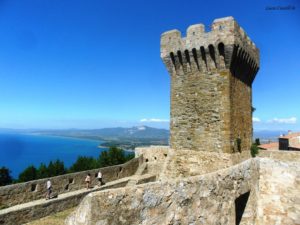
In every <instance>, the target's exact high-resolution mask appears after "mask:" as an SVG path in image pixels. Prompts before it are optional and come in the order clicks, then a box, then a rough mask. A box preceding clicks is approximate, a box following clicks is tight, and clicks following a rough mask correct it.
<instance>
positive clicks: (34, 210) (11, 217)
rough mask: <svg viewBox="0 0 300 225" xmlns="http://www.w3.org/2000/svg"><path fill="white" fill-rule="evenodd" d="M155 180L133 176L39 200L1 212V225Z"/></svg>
mask: <svg viewBox="0 0 300 225" xmlns="http://www.w3.org/2000/svg"><path fill="white" fill-rule="evenodd" d="M155 179H156V176H155V175H151V174H145V175H133V176H130V177H125V178H122V179H119V180H115V181H112V182H109V183H106V184H105V185H102V186H95V187H93V188H90V189H86V188H85V189H81V190H77V191H72V192H68V193H64V194H60V195H59V196H58V197H57V198H53V199H50V200H46V199H39V200H35V201H31V202H27V203H24V204H19V205H15V206H12V207H9V208H6V209H3V210H0V224H5V225H9V224H13V225H17V224H24V223H26V222H30V221H32V220H35V219H39V218H42V217H45V216H48V215H50V214H53V213H57V212H60V211H63V210H66V209H69V208H72V207H75V206H77V205H78V204H79V203H80V201H81V200H82V199H83V197H84V196H86V195H87V194H89V193H91V192H95V191H101V190H106V189H113V188H119V187H124V186H129V185H130V184H132V185H135V184H141V183H147V182H150V181H155ZM54 191H55V190H54Z"/></svg>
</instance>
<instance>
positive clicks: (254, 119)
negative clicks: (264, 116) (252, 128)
mask: <svg viewBox="0 0 300 225" xmlns="http://www.w3.org/2000/svg"><path fill="white" fill-rule="evenodd" d="M252 121H253V122H254V123H259V122H261V120H260V119H259V118H258V117H253V118H252Z"/></svg>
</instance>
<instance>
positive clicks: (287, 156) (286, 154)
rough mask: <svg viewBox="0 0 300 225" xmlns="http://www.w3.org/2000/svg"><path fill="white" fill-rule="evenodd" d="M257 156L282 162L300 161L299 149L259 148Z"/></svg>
mask: <svg viewBox="0 0 300 225" xmlns="http://www.w3.org/2000/svg"><path fill="white" fill-rule="evenodd" d="M258 156H259V157H262V158H270V159H275V160H280V161H283V162H287V161H291V162H300V151H278V150H273V151H272V150H260V151H259V154H258Z"/></svg>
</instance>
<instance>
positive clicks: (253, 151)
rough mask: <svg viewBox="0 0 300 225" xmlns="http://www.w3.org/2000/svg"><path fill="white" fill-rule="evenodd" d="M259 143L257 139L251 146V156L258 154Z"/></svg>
mask: <svg viewBox="0 0 300 225" xmlns="http://www.w3.org/2000/svg"><path fill="white" fill-rule="evenodd" d="M258 140H259V139H258ZM257 143H259V142H256V140H255V143H253V144H252V146H251V156H252V157H255V156H256V155H257V154H258V150H259V149H258V145H257Z"/></svg>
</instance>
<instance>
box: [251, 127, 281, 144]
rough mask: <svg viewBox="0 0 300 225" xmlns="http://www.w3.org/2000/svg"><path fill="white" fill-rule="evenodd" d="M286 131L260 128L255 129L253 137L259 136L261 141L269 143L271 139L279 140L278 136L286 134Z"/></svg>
mask: <svg viewBox="0 0 300 225" xmlns="http://www.w3.org/2000/svg"><path fill="white" fill-rule="evenodd" d="M286 133H287V132H286V131H282V130H275V131H274V130H260V131H254V133H253V139H255V138H259V139H260V142H261V143H267V142H269V141H271V142H272V141H278V137H279V136H280V135H281V134H286Z"/></svg>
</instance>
